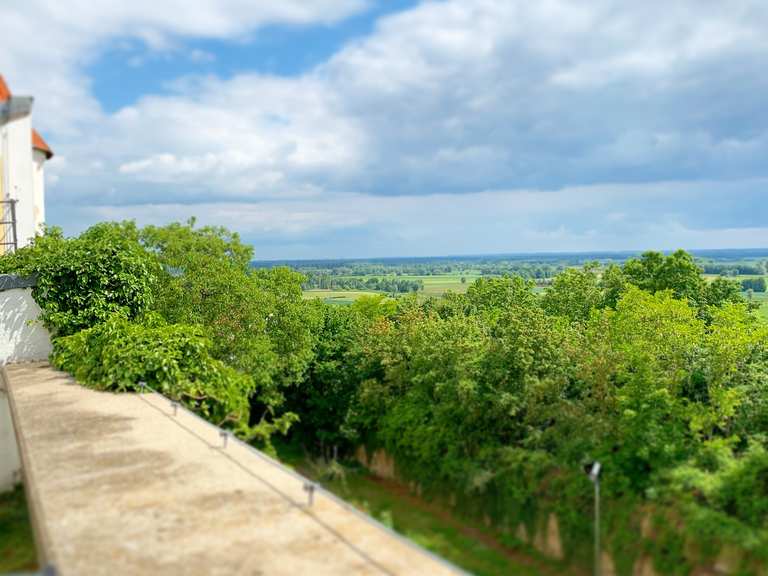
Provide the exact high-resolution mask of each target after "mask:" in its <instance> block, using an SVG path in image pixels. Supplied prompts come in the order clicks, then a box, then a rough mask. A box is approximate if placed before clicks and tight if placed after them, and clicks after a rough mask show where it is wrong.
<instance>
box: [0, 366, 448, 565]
mask: <svg viewBox="0 0 768 576" xmlns="http://www.w3.org/2000/svg"><path fill="white" fill-rule="evenodd" d="M5 378H6V385H7V387H8V391H9V398H10V401H11V410H12V413H13V415H14V419H15V423H16V429H17V436H18V438H19V443H20V446H19V449H20V452H21V454H22V462H23V465H24V474H25V478H26V485H27V491H28V494H29V504H30V513H31V515H32V517H33V521H34V522H35V524H36V526H35V528H36V534H37V539H38V547H39V548H40V552H41V553H42V555H43V556H44V557H43V560H44V561H45V562H47V563H50V564H52V565H54V566H55V567H56V569H57V571H58V573H59V574H62V575H64V576H68V575H80V574H109V575H110V576H115V575H122V574H126V575H132V574H184V575H195V574H227V575H228V574H249V575H273V574H274V575H283V574H284V575H292V576H293V575H302V574H311V575H324V574H334V575H335V574H345V575H346V574H418V575H433V574H434V575H440V574H451V573H456V572H454V569H452V568H451V567H450V566H448V565H446V564H444V563H442V562H440V561H438V560H437V559H435V558H433V557H431V556H429V555H428V554H426V553H425V552H423V551H422V550H420V549H418V548H416V547H414V546H412V545H409V544H408V543H406V542H404V541H403V540H401V539H399V538H398V537H396V536H394V535H393V534H391V533H389V532H388V531H386V530H385V529H383V528H382V527H380V526H377V525H374V524H372V523H370V522H367V521H366V520H364V519H363V518H361V517H360V516H359V515H358V514H355V513H353V512H351V511H350V510H348V509H347V508H345V507H344V506H343V505H341V504H340V503H338V502H335V501H333V500H332V499H330V498H329V497H327V496H325V495H323V494H320V493H318V494H316V497H315V502H314V504H313V506H312V507H308V506H307V494H306V493H305V492H304V489H303V483H302V481H301V479H299V478H296V477H295V476H293V475H292V474H290V473H289V472H287V471H286V470H283V469H281V468H280V467H278V466H275V465H274V464H272V463H270V462H269V461H268V460H266V459H264V458H262V457H260V456H259V455H258V454H255V453H253V452H252V451H251V450H249V449H248V448H246V447H245V446H242V445H240V444H238V443H235V442H231V441H230V442H229V443H228V446H227V448H222V439H221V438H220V437H219V433H218V431H217V430H216V429H215V428H213V427H211V426H209V425H207V424H206V423H204V422H202V421H200V420H199V419H198V418H196V417H195V416H194V415H192V414H190V413H188V412H186V411H184V410H181V409H180V410H179V411H178V415H177V416H174V415H173V410H172V408H171V406H170V404H169V402H168V401H167V400H166V399H164V398H163V397H162V396H159V395H157V394H143V395H136V394H110V393H104V392H96V391H93V390H88V389H86V388H83V387H81V386H79V385H77V383H76V382H75V381H74V380H73V379H72V378H70V377H69V376H67V375H66V374H63V373H61V372H58V371H56V370H54V369H52V368H50V367H49V366H48V365H47V364H41V363H38V364H18V365H11V366H7V367H6V368H5Z"/></svg>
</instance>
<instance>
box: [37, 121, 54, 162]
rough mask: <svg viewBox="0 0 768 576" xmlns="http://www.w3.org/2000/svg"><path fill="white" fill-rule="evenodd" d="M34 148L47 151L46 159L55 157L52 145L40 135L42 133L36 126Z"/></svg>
mask: <svg viewBox="0 0 768 576" xmlns="http://www.w3.org/2000/svg"><path fill="white" fill-rule="evenodd" d="M32 148H34V149H35V150H40V152H43V153H45V159H46V160H50V159H51V158H53V150H51V147H50V146H48V144H47V143H46V141H45V140H43V137H42V136H40V133H39V132H38V131H37V130H35V129H34V128H32Z"/></svg>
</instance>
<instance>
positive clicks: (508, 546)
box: [277, 443, 568, 576]
mask: <svg viewBox="0 0 768 576" xmlns="http://www.w3.org/2000/svg"><path fill="white" fill-rule="evenodd" d="M277 450H278V453H279V456H280V459H281V460H282V461H284V462H285V463H286V464H289V465H290V466H292V467H294V468H296V469H297V470H299V471H300V472H301V473H302V474H304V475H305V476H308V477H310V478H313V479H314V480H318V475H319V474H320V468H321V467H318V466H315V465H313V464H312V463H311V462H309V461H308V460H307V459H306V457H305V456H304V455H303V453H302V451H301V449H299V448H296V447H295V446H287V445H284V444H283V445H280V444H279V443H278V445H277ZM345 470H346V472H345V473H344V475H343V477H337V478H335V479H332V480H322V482H321V483H322V485H323V486H324V487H326V488H327V489H329V490H331V491H333V492H334V493H336V494H337V495H338V496H340V497H342V498H343V499H344V500H346V501H347V502H350V503H351V504H353V505H354V506H356V507H357V508H359V509H361V510H364V511H365V512H367V513H368V514H370V515H371V516H373V517H374V518H376V519H377V520H378V521H379V522H381V523H382V524H384V525H386V526H388V527H390V528H392V529H393V530H395V531H397V532H399V533H401V534H403V535H405V536H407V537H408V538H409V539H411V540H413V541H414V542H416V543H418V544H420V545H421V546H423V547H424V548H426V549H428V550H430V551H432V552H434V553H435V554H437V555H438V556H440V557H442V558H445V559H447V560H449V561H451V562H453V563H454V564H456V565H458V566H460V567H462V568H463V569H465V570H467V571H469V572H471V573H473V574H477V575H478V576H501V575H506V574H516V575H520V576H540V575H554V574H563V573H568V571H565V572H564V570H563V566H562V565H560V564H557V563H555V562H553V561H550V560H547V559H545V558H542V557H540V556H539V555H537V554H536V553H535V552H532V551H530V550H527V549H525V548H522V547H515V545H514V544H513V543H512V542H506V543H504V542H502V541H501V540H500V537H499V535H498V534H495V533H493V532H491V531H489V530H487V529H486V528H485V527H483V526H479V525H476V524H473V523H471V522H468V521H466V520H464V519H462V520H458V519H456V518H454V517H453V516H452V515H451V514H450V513H449V512H448V511H446V510H445V509H442V508H440V507H438V506H435V505H433V504H430V503H428V502H425V501H424V500H422V499H420V498H418V497H416V496H414V495H413V494H411V493H410V492H409V491H408V490H407V489H405V488H404V487H402V486H401V485H399V484H396V483H394V482H390V481H384V480H379V479H376V478H374V477H372V476H370V475H369V474H367V473H366V472H365V471H364V470H362V469H360V468H357V467H350V468H346V469H345Z"/></svg>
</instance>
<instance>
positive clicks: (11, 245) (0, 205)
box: [0, 200, 19, 254]
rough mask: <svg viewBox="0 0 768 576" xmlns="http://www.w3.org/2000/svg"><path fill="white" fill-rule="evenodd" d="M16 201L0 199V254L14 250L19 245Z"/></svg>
mask: <svg viewBox="0 0 768 576" xmlns="http://www.w3.org/2000/svg"><path fill="white" fill-rule="evenodd" d="M16 202H18V200H0V254H6V253H8V252H14V251H15V250H16V249H17V248H18V247H19V241H18V235H17V232H16Z"/></svg>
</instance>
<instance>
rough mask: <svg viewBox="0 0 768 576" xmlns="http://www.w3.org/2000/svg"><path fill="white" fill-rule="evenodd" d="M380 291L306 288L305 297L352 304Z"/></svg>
mask: <svg viewBox="0 0 768 576" xmlns="http://www.w3.org/2000/svg"><path fill="white" fill-rule="evenodd" d="M376 294H379V292H362V291H358V290H304V298H305V299H311V298H322V300H323V301H324V302H326V303H328V304H351V303H352V302H354V301H355V300H357V299H358V298H360V296H374V295H376Z"/></svg>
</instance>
